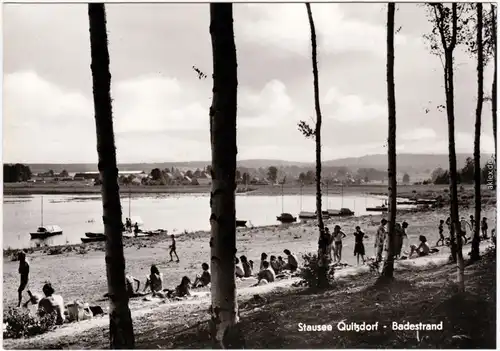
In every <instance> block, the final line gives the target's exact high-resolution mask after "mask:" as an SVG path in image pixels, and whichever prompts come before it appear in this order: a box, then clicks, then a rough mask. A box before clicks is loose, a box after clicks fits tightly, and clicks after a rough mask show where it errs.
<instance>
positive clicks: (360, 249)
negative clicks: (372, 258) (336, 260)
mask: <svg viewBox="0 0 500 351" xmlns="http://www.w3.org/2000/svg"><path fill="white" fill-rule="evenodd" d="M364 237H365V233H363V232H362V231H361V227H360V226H359V225H358V226H356V231H355V232H354V256H356V260H357V262H358V265H359V257H361V259H362V260H363V264H364V263H365V245H364V244H363V238H364Z"/></svg>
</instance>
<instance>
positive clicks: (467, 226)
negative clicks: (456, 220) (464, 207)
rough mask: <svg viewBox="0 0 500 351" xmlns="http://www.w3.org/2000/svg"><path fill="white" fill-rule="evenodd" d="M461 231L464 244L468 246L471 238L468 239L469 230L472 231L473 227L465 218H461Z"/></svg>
mask: <svg viewBox="0 0 500 351" xmlns="http://www.w3.org/2000/svg"><path fill="white" fill-rule="evenodd" d="M460 229H461V232H460V235H461V236H462V237H463V239H464V243H465V244H467V241H468V240H469V238H468V237H467V229H469V230H471V226H470V223H469V222H467V220H466V219H465V217H461V218H460Z"/></svg>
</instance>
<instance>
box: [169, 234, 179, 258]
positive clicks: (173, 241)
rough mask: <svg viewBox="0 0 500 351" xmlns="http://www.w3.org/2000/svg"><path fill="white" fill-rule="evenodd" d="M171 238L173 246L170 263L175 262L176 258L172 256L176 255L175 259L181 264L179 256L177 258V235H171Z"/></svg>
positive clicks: (171, 246) (171, 247)
mask: <svg viewBox="0 0 500 351" xmlns="http://www.w3.org/2000/svg"><path fill="white" fill-rule="evenodd" d="M170 237H171V238H172V245H170V246H169V248H170V262H172V261H173V260H174V258H173V257H172V254H175V257H177V263H179V256H177V247H176V245H175V235H174V234H172V235H170Z"/></svg>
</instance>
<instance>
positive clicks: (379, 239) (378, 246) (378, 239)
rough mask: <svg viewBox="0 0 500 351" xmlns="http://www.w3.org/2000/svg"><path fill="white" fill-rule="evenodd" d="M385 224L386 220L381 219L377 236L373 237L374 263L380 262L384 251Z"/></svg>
mask: <svg viewBox="0 0 500 351" xmlns="http://www.w3.org/2000/svg"><path fill="white" fill-rule="evenodd" d="M386 224H387V220H386V219H385V218H382V220H381V221H380V226H379V227H378V229H377V235H376V236H375V245H374V246H375V261H376V262H381V261H382V252H383V251H384V243H385V237H386V232H385V225H386Z"/></svg>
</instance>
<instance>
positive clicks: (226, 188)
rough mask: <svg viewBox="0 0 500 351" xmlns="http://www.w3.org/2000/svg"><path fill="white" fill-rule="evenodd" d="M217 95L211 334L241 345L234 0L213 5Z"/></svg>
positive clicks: (223, 343) (221, 342)
mask: <svg viewBox="0 0 500 351" xmlns="http://www.w3.org/2000/svg"><path fill="white" fill-rule="evenodd" d="M210 35H211V37H212V55H213V72H214V73H213V90H212V92H213V99H212V106H211V107H210V142H211V146H212V167H211V175H212V192H211V193H210V208H211V215H210V225H211V238H210V254H211V274H212V287H211V296H212V308H211V312H212V322H211V324H212V334H213V341H214V344H215V346H220V347H222V348H237V347H241V346H243V339H242V336H241V333H240V332H239V328H238V321H239V315H238V303H237V301H236V282H235V275H234V256H235V254H236V207H235V191H236V181H235V175H236V154H237V146H236V109H237V87H238V79H237V63H236V47H235V43H234V31H233V6H232V4H231V3H212V4H210Z"/></svg>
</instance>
